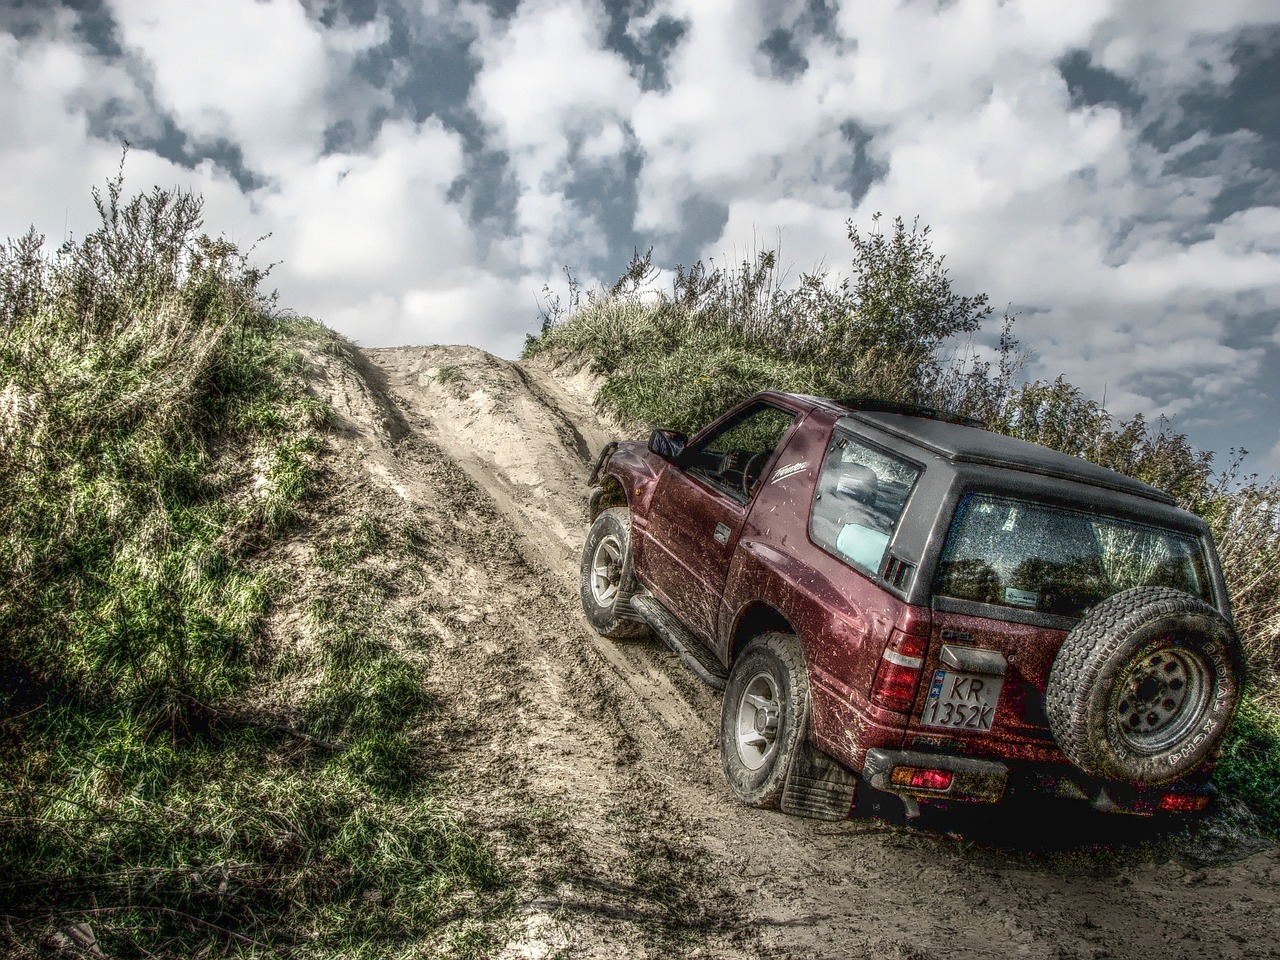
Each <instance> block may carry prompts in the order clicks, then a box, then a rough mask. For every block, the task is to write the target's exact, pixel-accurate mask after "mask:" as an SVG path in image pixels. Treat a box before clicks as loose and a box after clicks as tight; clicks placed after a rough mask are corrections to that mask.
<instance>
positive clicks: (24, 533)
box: [0, 177, 503, 957]
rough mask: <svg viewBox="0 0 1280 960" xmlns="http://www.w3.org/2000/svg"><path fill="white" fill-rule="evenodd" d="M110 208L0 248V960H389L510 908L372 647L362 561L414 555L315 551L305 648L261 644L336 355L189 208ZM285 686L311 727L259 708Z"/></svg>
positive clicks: (115, 188) (337, 347) (364, 532)
mask: <svg viewBox="0 0 1280 960" xmlns="http://www.w3.org/2000/svg"><path fill="white" fill-rule="evenodd" d="M121 191H122V188H121V180H120V178H119V177H117V178H116V179H115V180H113V181H112V182H111V183H110V184H109V185H108V187H107V190H106V192H105V194H102V193H99V192H97V191H95V193H94V199H95V201H96V203H97V207H98V212H99V214H100V219H101V224H100V226H98V228H97V229H96V230H94V232H92V233H91V234H89V235H88V236H87V237H85V238H84V239H83V240H82V241H79V242H68V243H66V244H64V245H63V246H62V247H61V248H60V249H58V250H57V251H56V253H54V254H53V255H52V256H50V255H48V254H46V253H45V250H44V245H43V241H42V238H41V237H40V236H39V235H38V234H36V233H35V231H34V230H32V231H31V232H30V233H28V234H27V235H26V236H24V237H22V238H20V239H19V240H17V241H13V242H10V243H9V244H8V245H7V246H5V247H3V248H0V484H2V486H3V489H4V491H5V496H4V498H3V499H2V500H0V862H3V863H4V864H5V872H4V875H3V876H2V877H0V953H4V954H5V955H6V956H11V957H24V956H36V955H42V954H46V953H50V952H53V953H61V952H65V951H66V950H73V951H77V952H78V951H79V950H84V951H85V952H86V954H88V953H92V952H93V950H101V951H104V952H105V954H106V955H109V956H112V957H129V956H148V957H149V956H171V957H192V956H210V955H212V956H224V955H228V954H237V955H264V954H274V953H276V952H277V951H280V950H285V949H293V948H298V947H301V946H303V945H305V947H306V950H307V952H308V954H309V955H313V956H326V955H333V956H343V957H349V956H378V955H384V954H386V953H388V952H394V953H400V952H402V950H401V947H402V946H403V943H404V941H405V939H406V938H408V937H415V938H417V937H421V936H422V935H423V934H424V933H425V932H434V931H438V930H440V929H444V928H447V927H448V923H446V922H445V921H446V920H447V919H448V917H449V916H450V915H451V911H452V914H454V915H456V914H458V913H459V911H457V908H456V906H455V905H456V903H457V902H458V899H459V898H460V897H471V896H474V895H475V894H476V893H477V892H480V893H485V892H489V891H494V890H499V889H501V887H502V884H503V877H502V872H501V870H500V868H499V867H498V865H497V862H496V861H495V859H494V857H493V856H492V854H491V853H490V852H489V851H488V849H487V847H486V845H485V844H484V843H483V842H482V841H481V840H480V839H479V838H478V837H477V836H476V835H475V833H474V831H472V830H471V829H470V828H469V827H468V825H467V824H466V823H465V822H464V821H463V820H462V819H460V818H459V817H458V816H457V815H456V814H455V813H453V812H451V810H450V809H449V808H448V806H447V805H446V804H445V803H444V802H443V801H442V800H441V799H440V798H439V797H438V796H437V795H436V794H435V792H434V788H432V787H430V785H429V784H428V783H427V782H426V781H425V780H424V779H423V777H422V776H421V774H420V772H419V769H418V768H419V761H418V758H417V757H416V756H415V754H414V752H413V750H412V749H411V747H410V743H411V740H410V738H409V732H410V730H411V729H412V728H413V726H414V724H416V723H418V722H420V717H421V715H422V712H423V710H424V709H425V708H426V707H427V706H428V704H427V703H426V702H425V697H424V694H423V692H422V691H423V686H422V683H421V678H420V677H419V676H418V669H419V668H418V667H417V666H415V665H414V663H413V662H411V661H410V660H409V659H407V658H406V657H405V656H403V655H402V654H401V653H400V652H399V650H398V649H396V648H393V647H392V645H391V644H390V643H388V642H386V641H385V640H382V639H371V638H379V637H381V638H386V637H388V636H389V635H392V634H391V632H390V631H388V630H386V629H382V628H383V627H385V624H384V623H382V622H380V621H379V617H380V616H381V614H382V611H381V610H380V609H379V605H380V603H381V601H382V600H384V599H385V593H386V591H388V590H391V589H394V587H395V583H394V578H393V577H389V576H387V575H386V574H385V566H384V569H383V570H382V571H381V572H380V573H379V575H377V576H373V575H371V573H370V571H369V570H368V562H369V559H368V558H369V557H370V556H371V555H372V554H375V553H376V554H378V555H379V558H380V560H384V558H385V557H387V556H396V555H398V554H404V555H406V556H408V555H410V554H412V553H413V552H414V551H415V550H417V548H418V540H417V539H415V538H414V537H412V536H410V535H409V534H408V533H406V534H405V535H403V536H401V535H393V534H392V533H390V532H389V531H387V530H385V529H383V528H382V527H381V526H379V525H378V524H377V523H375V522H373V521H372V520H366V521H365V522H363V523H360V524H357V525H356V526H355V529H353V530H351V531H349V532H348V533H346V534H343V535H340V536H339V537H337V538H336V539H333V540H332V541H329V542H323V541H322V542H320V543H319V544H318V545H317V550H318V554H319V562H318V569H319V570H320V571H321V572H322V573H323V575H324V578H325V579H324V582H323V583H322V584H321V586H322V587H323V592H322V595H323V601H319V600H318V601H316V602H313V603H311V604H310V605H309V606H308V607H307V608H306V609H305V611H304V613H305V617H304V618H303V620H304V623H303V625H302V626H301V627H300V628H299V629H300V630H302V631H304V632H305V633H306V634H308V635H309V636H310V637H311V638H312V641H313V645H314V647H315V652H314V653H312V654H310V656H309V657H308V656H301V655H297V654H293V655H290V656H283V655H282V651H281V650H280V649H278V648H277V647H276V646H268V645H266V644H264V643H263V642H262V637H261V630H262V626H263V622H264V616H265V614H266V612H267V611H268V608H269V606H270V605H271V604H272V603H273V602H276V601H277V600H279V599H280V597H281V596H282V594H283V593H284V592H285V590H284V588H285V586H286V585H287V584H289V583H291V582H292V580H293V579H294V578H295V577H296V570H292V569H290V568H289V567H288V566H286V565H285V564H286V562H282V561H280V560H273V559H272V547H273V545H275V544H277V543H279V542H280V541H281V539H282V538H283V537H284V536H285V535H286V533H289V534H290V535H293V534H294V533H296V531H294V530H293V528H292V525H293V524H294V523H295V520H296V518H297V517H298V516H299V512H300V511H302V510H304V509H307V504H308V502H309V498H311V497H314V496H315V495H316V494H317V490H318V488H317V480H318V471H319V470H321V469H322V464H321V463H320V461H319V460H318V458H317V453H318V451H319V450H320V447H321V444H322V432H323V429H324V427H325V425H326V422H327V419H328V417H329V412H328V410H327V409H326V408H325V406H324V405H323V404H322V403H320V402H319V401H317V400H316V399H315V398H313V397H312V396H311V395H310V394H309V393H308V392H307V390H306V385H305V381H304V363H303V359H302V355H301V353H300V352H299V348H300V347H302V346H304V345H309V348H310V349H312V350H317V351H328V352H331V353H335V354H339V355H341V354H343V352H344V351H345V350H346V349H347V347H346V346H345V345H344V344H343V343H342V342H340V341H339V340H338V339H337V338H336V337H335V336H334V335H333V334H331V333H329V332H328V331H327V330H325V329H324V328H323V327H321V326H320V325H319V324H314V323H312V322H310V321H304V320H299V319H296V318H290V317H287V316H284V315H281V314H280V313H278V312H276V311H275V310H274V308H273V304H272V303H271V301H270V300H269V299H267V298H265V297H264V296H263V295H262V294H261V293H260V292H259V283H260V281H261V280H262V279H263V273H262V272H261V271H260V270H257V269H255V268H254V267H253V266H251V265H250V263H249V262H248V260H247V258H246V257H245V256H244V255H243V254H241V253H240V252H239V251H238V250H237V249H236V248H235V247H234V246H233V245H231V244H230V243H227V242H226V241H224V240H216V239H211V238H210V237H208V236H205V235H204V234H202V233H201V232H200V228H201V203H200V201H199V199H197V198H195V197H193V196H191V195H190V194H186V193H181V192H168V191H162V190H155V191H153V192H151V193H149V194H145V195H141V196H138V197H135V198H133V199H129V200H126V199H125V198H123V197H122V192H121ZM379 591H381V592H379ZM299 678H305V683H303V682H302V681H301V680H300V679H299ZM272 683H276V684H289V683H292V684H295V685H299V686H300V688H301V689H302V690H304V691H307V692H306V694H305V699H304V702H303V703H302V705H301V707H302V709H301V717H300V718H298V719H295V720H291V719H290V718H289V717H288V716H275V715H272V714H271V713H269V712H266V713H264V711H263V710H262V709H260V708H254V707H252V706H250V702H249V701H246V693H247V692H248V691H250V690H251V688H252V687H253V686H254V685H256V686H257V687H259V688H261V687H262V686H263V685H270V684H272ZM291 724H296V726H294V725H291ZM462 913H463V914H465V913H466V911H462ZM455 920H456V916H455ZM467 937H469V938H471V939H472V940H474V941H475V942H476V943H478V944H482V943H483V938H480V939H476V935H475V933H474V931H472V932H469V933H467ZM464 939H465V938H464ZM90 944H92V945H93V949H90ZM475 949H481V947H479V946H477V947H476V948H475ZM461 954H462V955H468V954H469V950H467V949H463V950H461Z"/></svg>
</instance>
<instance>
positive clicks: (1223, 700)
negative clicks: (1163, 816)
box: [1045, 587, 1243, 783]
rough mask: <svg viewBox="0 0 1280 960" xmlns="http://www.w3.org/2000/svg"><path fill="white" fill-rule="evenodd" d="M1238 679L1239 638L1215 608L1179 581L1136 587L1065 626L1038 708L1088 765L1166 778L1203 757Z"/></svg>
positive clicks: (1217, 737)
mask: <svg viewBox="0 0 1280 960" xmlns="http://www.w3.org/2000/svg"><path fill="white" fill-rule="evenodd" d="M1242 684H1243V657H1242V654H1241V649H1240V641H1239V640H1238V639H1237V637H1236V635H1235V631H1234V630H1233V629H1232V628H1231V626H1230V624H1229V623H1227V621H1226V620H1225V619H1224V618H1223V617H1222V615H1221V614H1219V613H1218V611H1216V610H1214V609H1213V608H1212V607H1210V606H1209V605H1208V604H1206V603H1203V602H1201V601H1200V600H1198V599H1196V598H1195V597H1193V596H1191V595H1190V594H1187V593H1183V592H1182V591H1180V590H1173V589H1170V588H1168V587H1135V588H1133V589H1131V590H1124V591H1122V592H1120V593H1117V594H1115V595H1114V596H1111V597H1108V598H1107V599H1106V600H1104V601H1102V602H1101V603H1099V604H1098V605H1097V606H1095V607H1093V608H1092V609H1091V610H1089V611H1088V612H1087V613H1086V614H1085V615H1084V617H1083V618H1082V619H1081V620H1080V622H1079V623H1077V624H1076V626H1075V628H1074V629H1073V630H1072V631H1071V632H1070V633H1068V634H1067V637H1066V639H1065V640H1064V641H1063V642H1062V647H1061V648H1060V649H1059V651H1058V654H1057V657H1056V658H1055V659H1054V662H1053V668H1052V669H1051V670H1050V671H1049V681H1048V684H1047V687H1046V690H1045V712H1046V713H1047V714H1048V717H1049V729H1050V730H1051V731H1052V732H1053V736H1054V739H1055V740H1057V742H1058V746H1059V747H1061V748H1062V752H1063V753H1065V754H1066V755H1067V757H1068V759H1070V760H1071V762H1072V763H1074V764H1076V766H1078V767H1080V769H1082V770H1084V771H1085V772H1086V773H1090V774H1093V775H1095V776H1099V777H1106V778H1109V779H1114V780H1127V781H1132V782H1139V783H1166V782H1168V781H1171V780H1175V779H1177V778H1179V777H1182V776H1185V775H1187V774H1189V773H1192V772H1194V771H1195V770H1197V769H1198V768H1200V767H1201V766H1202V765H1203V764H1204V762H1205V761H1206V760H1207V759H1209V757H1210V756H1211V755H1212V753H1213V751H1214V750H1215V749H1216V747H1217V746H1218V744H1219V743H1220V742H1221V740H1222V737H1223V735H1224V734H1225V733H1226V732H1227V728H1228V727H1230V725H1231V721H1232V719H1233V717H1234V716H1235V711H1236V706H1237V704H1238V703H1239V700H1240V688H1241V686H1242Z"/></svg>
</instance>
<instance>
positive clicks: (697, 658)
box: [631, 593, 729, 690]
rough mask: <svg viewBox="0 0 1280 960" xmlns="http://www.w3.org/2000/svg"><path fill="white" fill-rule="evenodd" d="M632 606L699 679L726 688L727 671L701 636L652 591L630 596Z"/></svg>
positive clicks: (707, 683) (711, 685)
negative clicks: (686, 627)
mask: <svg viewBox="0 0 1280 960" xmlns="http://www.w3.org/2000/svg"><path fill="white" fill-rule="evenodd" d="M631 606H632V607H634V608H635V611H636V612H637V613H638V614H640V616H641V617H642V618H643V619H644V622H645V623H647V624H648V625H649V626H650V627H651V628H652V629H653V632H654V633H656V634H657V635H658V636H660V637H661V638H662V639H663V640H665V641H666V644H667V646H668V647H670V648H671V649H672V650H673V651H674V652H675V655H676V656H677V657H679V658H680V659H681V660H683V661H684V665H685V666H686V667H688V668H689V669H690V670H692V671H693V672H694V673H695V674H697V675H698V679H699V680H701V681H702V682H703V683H705V684H706V685H707V686H709V687H712V688H714V689H716V690H723V689H724V684H725V681H726V680H727V679H728V678H729V673H728V671H726V670H725V668H724V665H723V664H721V663H720V661H718V660H717V659H716V658H715V657H714V656H713V655H712V653H711V651H710V650H708V649H707V648H706V647H705V646H703V645H702V644H701V643H700V642H699V641H698V639H697V638H696V637H695V636H694V635H693V634H691V633H690V632H689V631H688V630H686V629H685V627H684V624H682V623H681V622H680V621H679V620H677V619H676V618H675V616H674V615H672V613H671V611H670V610H668V609H667V608H666V607H664V606H663V605H662V603H661V602H660V601H659V600H658V598H657V597H655V596H654V595H653V594H651V593H637V594H635V595H634V596H633V597H632V598H631Z"/></svg>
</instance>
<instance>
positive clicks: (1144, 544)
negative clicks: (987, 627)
mask: <svg viewBox="0 0 1280 960" xmlns="http://www.w3.org/2000/svg"><path fill="white" fill-rule="evenodd" d="M1209 583H1210V581H1209V576H1208V567H1207V564H1206V562H1205V557H1204V551H1203V549H1202V548H1201V545H1200V542H1199V541H1198V540H1197V539H1196V538H1194V537H1192V536H1189V535H1187V534H1184V533H1179V532H1177V531H1173V530H1163V529H1160V528H1158V527H1151V526H1146V525H1144V524H1139V523H1133V522H1131V521H1128V520H1121V519H1120V518H1118V517H1108V516H1104V515H1099V514H1092V513H1082V512H1079V511H1075V510H1067V509H1064V508H1061V507H1056V506H1050V505H1048V504H1043V503H1032V502H1028V501H1022V500H1013V499H1005V498H1002V497H992V496H986V495H982V494H970V495H968V496H967V497H966V498H964V499H963V500H962V501H961V503H960V506H959V508H958V509H957V510H956V516H955V520H954V522H953V523H952V527H951V532H950V534H949V535H948V537H947V544H946V547H945V548H944V549H943V554H942V563H941V565H940V567H939V577H938V586H937V593H939V594H940V595H942V596H946V597H955V598H956V599H959V600H972V601H975V602H977V603H987V604H994V605H996V606H1003V607H1016V608H1020V609H1024V610H1039V611H1041V612H1043V613H1052V614H1057V615H1059V616H1068V617H1078V616H1080V615H1082V614H1083V613H1084V612H1085V611H1086V610H1088V609H1089V608H1090V607H1092V606H1094V605H1095V604H1097V603H1098V602H1099V601H1101V600H1104V599H1106V598H1107V597H1109V596H1111V595H1112V594H1113V593H1118V592H1119V591H1121V590H1127V589H1128V588H1130V587H1142V586H1159V587H1173V588H1174V589H1176V590H1182V591H1183V592H1185V593H1189V594H1191V595H1192V596H1195V597H1199V598H1200V599H1201V600H1204V601H1205V602H1206V603H1213V596H1212V590H1211V587H1210V585H1209Z"/></svg>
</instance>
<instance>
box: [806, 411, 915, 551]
mask: <svg viewBox="0 0 1280 960" xmlns="http://www.w3.org/2000/svg"><path fill="white" fill-rule="evenodd" d="M919 476H920V468H919V467H917V466H916V465H915V464H913V463H909V462H907V461H906V460H902V459H900V458H898V457H895V456H891V455H890V454H887V453H884V452H882V451H880V450H876V449H875V448H873V447H869V446H867V445H866V444H864V443H861V442H859V441H857V440H855V439H853V438H852V437H851V436H849V435H848V434H845V433H841V432H840V431H839V430H837V431H836V433H835V436H834V437H833V438H832V440H831V446H830V447H829V448H828V449H827V455H826V458H825V459H824V460H823V462H822V473H821V474H820V476H819V478H818V486H817V489H816V492H815V495H814V501H813V513H812V514H810V517H809V535H810V536H811V537H812V538H813V542H814V543H816V544H818V545H819V546H820V547H822V548H823V549H824V550H826V551H827V552H828V553H832V554H835V555H836V556H837V557H839V558H840V559H841V560H844V561H845V562H846V563H849V564H851V565H852V566H854V567H857V568H859V569H861V570H863V571H865V572H867V573H872V574H874V573H877V572H879V570H880V565H881V563H882V562H883V561H884V555H885V551H886V550H888V548H889V542H890V541H891V540H892V539H893V534H894V531H896V530H897V529H898V521H899V520H901V519H902V513H903V510H905V509H906V505H907V497H908V496H910V494H911V488H912V487H913V486H914V485H915V482H916V479H917V478H918V477H919Z"/></svg>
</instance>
